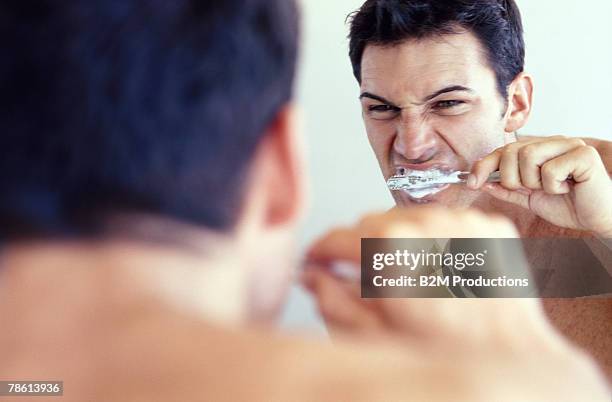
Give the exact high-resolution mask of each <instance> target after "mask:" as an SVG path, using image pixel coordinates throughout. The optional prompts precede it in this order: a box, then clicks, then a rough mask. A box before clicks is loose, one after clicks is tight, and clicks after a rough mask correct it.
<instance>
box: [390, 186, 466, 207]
mask: <svg viewBox="0 0 612 402" xmlns="http://www.w3.org/2000/svg"><path fill="white" fill-rule="evenodd" d="M392 195H393V198H394V199H395V203H396V204H397V206H399V207H414V206H418V205H441V206H447V207H453V208H458V207H467V206H470V205H471V204H472V202H473V201H474V200H475V198H476V197H477V194H476V193H475V192H473V191H470V190H466V189H463V188H460V187H458V186H455V185H451V184H447V185H445V186H443V187H441V188H440V189H438V191H437V192H435V193H432V194H425V195H423V194H417V196H414V195H410V194H408V193H407V192H405V191H394V192H393V194H392Z"/></svg>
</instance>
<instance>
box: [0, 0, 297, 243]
mask: <svg viewBox="0 0 612 402" xmlns="http://www.w3.org/2000/svg"><path fill="white" fill-rule="evenodd" d="M296 8H297V7H296V4H295V2H294V1H293V0H222V1H216V0H171V1H168V0H147V1H136V0H62V1H54V0H40V1H35V2H23V1H20V0H8V1H3V2H2V3H0V59H1V60H2V62H1V63H0V239H4V240H7V239H8V240H10V239H14V238H17V237H26V238H29V237H31V236H39V235H43V236H48V235H76V236H81V235H86V234H97V233H95V232H96V231H98V230H99V229H100V225H101V224H102V223H103V222H104V220H105V219H107V218H108V217H109V216H113V215H116V214H120V215H125V214H134V213H136V214H142V215H153V216H162V217H165V218H173V219H176V220H179V221H184V222H188V223H193V224H198V225H202V226H205V227H207V228H210V229H213V230H229V229H230V228H231V227H232V226H233V225H234V224H235V222H236V219H237V216H238V215H239V210H240V207H241V206H242V203H243V202H242V201H243V200H242V198H243V197H242V193H243V191H241V190H242V187H243V184H244V183H245V180H244V178H245V176H246V173H247V170H248V167H249V165H250V161H251V160H252V158H253V155H254V152H255V149H256V146H257V144H258V143H259V141H260V139H261V137H262V136H263V135H264V133H265V131H266V127H267V126H268V125H269V124H270V122H271V121H272V119H273V118H274V117H275V116H276V115H277V114H278V112H279V111H280V110H281V108H282V107H283V105H285V104H286V103H287V102H289V101H290V99H291V97H292V89H293V80H294V72H295V65H296V57H297V42H298V15H297V9H296Z"/></svg>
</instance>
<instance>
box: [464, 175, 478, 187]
mask: <svg viewBox="0 0 612 402" xmlns="http://www.w3.org/2000/svg"><path fill="white" fill-rule="evenodd" d="M477 184H478V180H477V179H476V176H474V175H473V174H470V175H469V176H468V179H467V186H468V187H470V188H476V185H477Z"/></svg>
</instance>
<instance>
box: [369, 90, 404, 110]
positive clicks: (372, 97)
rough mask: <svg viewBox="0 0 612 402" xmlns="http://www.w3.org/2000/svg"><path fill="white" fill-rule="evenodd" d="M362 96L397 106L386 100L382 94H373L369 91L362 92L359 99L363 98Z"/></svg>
mask: <svg viewBox="0 0 612 402" xmlns="http://www.w3.org/2000/svg"><path fill="white" fill-rule="evenodd" d="M363 98H370V99H374V100H375V101H379V102H381V103H384V104H386V105H389V106H393V107H397V108H399V106H397V105H395V104H394V103H393V102H391V101H388V100H387V99H385V98H383V97H382V96H378V95H374V94H371V93H369V92H364V93H362V94H361V95H359V99H363Z"/></svg>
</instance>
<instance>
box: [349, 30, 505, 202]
mask: <svg viewBox="0 0 612 402" xmlns="http://www.w3.org/2000/svg"><path fill="white" fill-rule="evenodd" d="M361 71H362V79H361V104H362V111H363V119H364V121H365V126H366V131H367V134H368V139H369V141H370V144H371V145H372V148H373V149H374V153H375V154H376V157H377V159H378V162H379V164H380V167H381V169H382V172H383V175H384V177H385V180H386V179H388V178H389V177H391V176H393V175H394V174H396V172H398V170H399V169H401V168H407V169H412V170H428V169H433V168H440V169H443V170H453V171H454V170H462V171H465V170H469V169H470V168H471V165H472V163H473V162H475V161H476V160H478V159H479V158H481V157H483V156H484V155H486V154H488V153H490V152H491V151H493V150H494V149H496V148H498V147H500V146H502V145H504V144H505V142H506V137H507V136H506V135H505V134H506V133H505V130H504V127H505V119H504V117H503V115H504V112H505V105H506V102H505V100H504V99H503V98H502V96H501V95H500V93H499V91H498V90H497V83H496V78H495V73H494V72H493V70H492V69H491V68H490V67H489V66H488V64H487V63H486V56H485V53H484V49H483V48H482V46H481V45H480V43H479V42H478V40H477V38H476V37H475V36H474V35H473V34H471V33H469V32H466V33H461V34H456V35H445V36H442V37H439V36H438V37H432V38H429V39H423V40H419V41H415V40H410V41H406V42H403V43H401V44H398V45H395V46H372V45H368V46H367V47H366V49H365V51H364V54H363V59H362V70H361ZM477 195H478V194H477V193H475V192H472V191H470V190H467V189H466V188H465V186H457V185H449V186H446V187H443V188H442V190H441V191H440V192H438V193H436V194H432V195H429V196H425V197H424V198H418V199H417V198H414V197H412V196H410V195H408V194H407V193H405V192H404V191H394V192H393V197H394V198H395V201H396V203H397V204H398V205H400V206H402V205H403V206H407V205H411V204H413V203H423V202H439V203H442V204H445V205H457V206H462V205H469V204H471V203H472V202H473V201H474V200H475V198H476V197H477Z"/></svg>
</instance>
